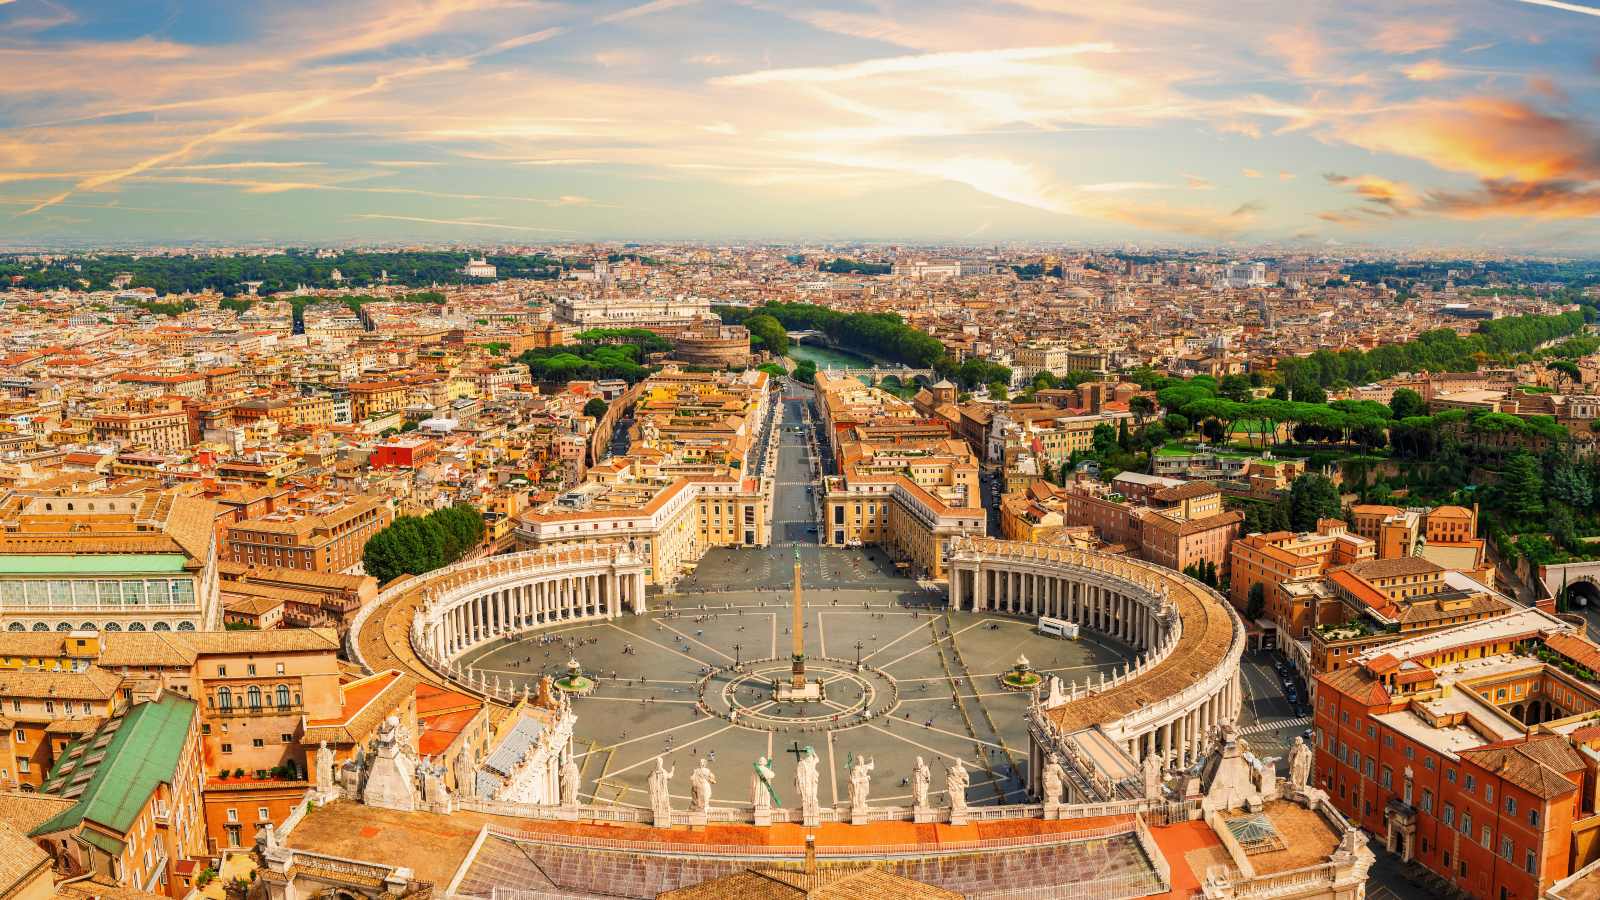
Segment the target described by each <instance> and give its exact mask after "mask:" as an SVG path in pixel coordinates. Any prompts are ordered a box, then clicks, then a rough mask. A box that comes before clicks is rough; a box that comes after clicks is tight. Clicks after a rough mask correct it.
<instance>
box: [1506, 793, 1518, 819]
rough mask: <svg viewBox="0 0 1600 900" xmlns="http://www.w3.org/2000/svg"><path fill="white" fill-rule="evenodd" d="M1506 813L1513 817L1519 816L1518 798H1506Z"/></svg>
mask: <svg viewBox="0 0 1600 900" xmlns="http://www.w3.org/2000/svg"><path fill="white" fill-rule="evenodd" d="M1506 813H1507V814H1508V815H1513V816H1514V815H1516V814H1517V798H1515V797H1507V798H1506Z"/></svg>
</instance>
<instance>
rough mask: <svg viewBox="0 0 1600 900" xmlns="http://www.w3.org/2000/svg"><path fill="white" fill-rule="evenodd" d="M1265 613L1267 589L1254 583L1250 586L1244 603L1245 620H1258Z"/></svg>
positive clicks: (1258, 583) (1259, 583)
mask: <svg viewBox="0 0 1600 900" xmlns="http://www.w3.org/2000/svg"><path fill="white" fill-rule="evenodd" d="M1266 611H1267V589H1266V587H1265V586H1263V585H1262V584H1261V582H1259V581H1258V582H1256V583H1255V584H1252V585H1250V593H1249V595H1248V597H1247V598H1246V601H1245V607H1244V615H1245V618H1247V619H1252V620H1254V619H1259V618H1261V614H1262V613H1264V612H1266Z"/></svg>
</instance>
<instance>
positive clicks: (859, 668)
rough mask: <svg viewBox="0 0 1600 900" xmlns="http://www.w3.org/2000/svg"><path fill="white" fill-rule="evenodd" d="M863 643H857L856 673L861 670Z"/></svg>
mask: <svg viewBox="0 0 1600 900" xmlns="http://www.w3.org/2000/svg"><path fill="white" fill-rule="evenodd" d="M861 646H862V645H861V642H860V641H856V671H860V670H861Z"/></svg>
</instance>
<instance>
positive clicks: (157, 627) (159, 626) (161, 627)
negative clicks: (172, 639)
mask: <svg viewBox="0 0 1600 900" xmlns="http://www.w3.org/2000/svg"><path fill="white" fill-rule="evenodd" d="M150 630H151V631H171V630H172V626H171V625H168V624H167V623H165V622H157V623H155V624H154V625H151V626H150Z"/></svg>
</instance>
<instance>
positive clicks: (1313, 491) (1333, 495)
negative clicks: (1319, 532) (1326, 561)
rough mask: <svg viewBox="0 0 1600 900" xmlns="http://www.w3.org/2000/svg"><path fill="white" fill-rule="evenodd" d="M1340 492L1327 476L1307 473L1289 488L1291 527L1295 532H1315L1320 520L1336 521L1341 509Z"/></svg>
mask: <svg viewBox="0 0 1600 900" xmlns="http://www.w3.org/2000/svg"><path fill="white" fill-rule="evenodd" d="M1340 506H1341V504H1340V501H1339V490H1338V488H1336V487H1334V486H1333V482H1332V481H1329V480H1328V477H1327V476H1326V475H1322V474H1319V473H1316V472H1307V473H1306V474H1304V475H1301V476H1300V477H1299V478H1296V479H1295V480H1294V484H1293V485H1291V486H1290V487H1289V527H1291V528H1293V529H1294V530H1295V531H1315V530H1316V527H1317V521H1318V520H1319V519H1336V518H1338V517H1339V509H1340Z"/></svg>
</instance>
